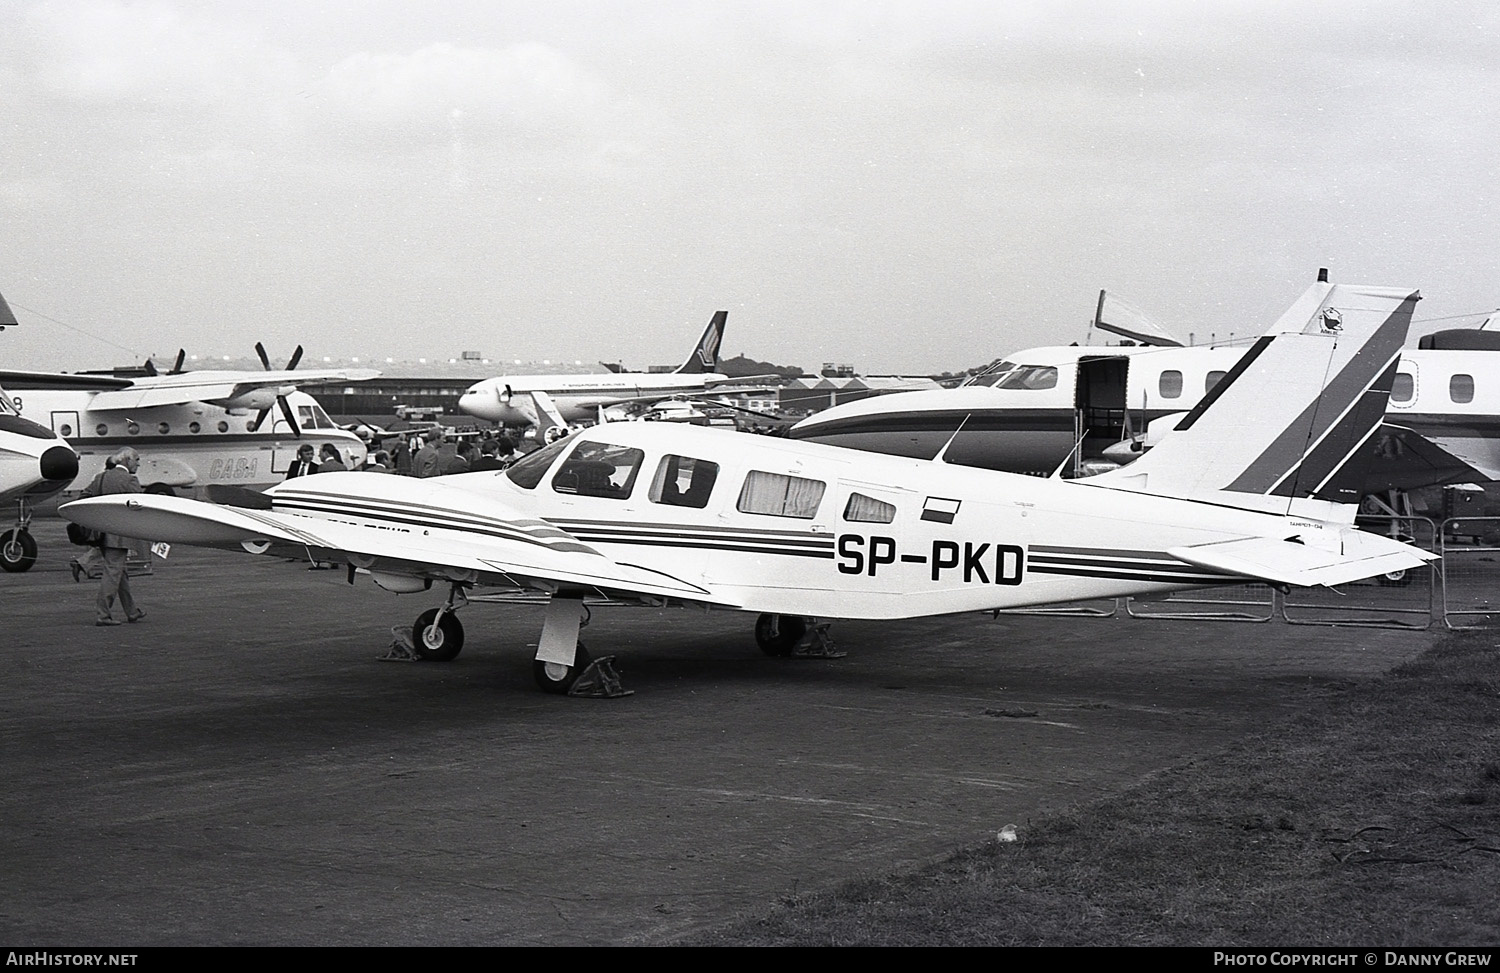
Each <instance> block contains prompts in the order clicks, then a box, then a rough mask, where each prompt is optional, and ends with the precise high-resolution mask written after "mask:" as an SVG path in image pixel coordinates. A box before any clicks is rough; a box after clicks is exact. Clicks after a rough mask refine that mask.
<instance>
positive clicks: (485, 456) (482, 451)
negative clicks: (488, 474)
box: [469, 439, 505, 473]
mask: <svg viewBox="0 0 1500 973" xmlns="http://www.w3.org/2000/svg"><path fill="white" fill-rule="evenodd" d="M503 469H505V464H504V463H503V462H501V461H500V444H499V443H497V442H495V440H493V439H486V440H485V441H484V442H483V443H481V444H480V445H479V458H478V459H477V460H475V461H474V462H473V463H472V464H470V465H469V471H470V472H471V473H481V472H483V471H485V470H503Z"/></svg>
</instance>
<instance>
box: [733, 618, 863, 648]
mask: <svg viewBox="0 0 1500 973" xmlns="http://www.w3.org/2000/svg"><path fill="white" fill-rule="evenodd" d="M832 624H833V623H832V622H820V621H818V620H817V619H815V618H804V617H803V616H801V615H761V616H760V617H759V618H757V619H756V620H755V644H756V645H759V646H760V650H761V651H762V652H764V653H765V654H766V655H769V656H771V657H772V658H775V659H784V658H786V657H788V656H792V657H795V658H798V659H842V658H843V657H844V656H846V655H848V653H847V652H841V651H839V649H838V648H837V647H835V646H834V644H833V637H832V636H830V635H829V634H828V628H829V626H830V625H832Z"/></svg>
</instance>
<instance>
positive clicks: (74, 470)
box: [41, 446, 78, 480]
mask: <svg viewBox="0 0 1500 973" xmlns="http://www.w3.org/2000/svg"><path fill="white" fill-rule="evenodd" d="M41 466H42V479H44V480H71V479H73V477H75V476H77V475H78V456H77V454H76V453H74V452H73V451H72V450H71V449H69V448H68V447H66V446H53V447H52V448H51V449H49V450H47V451H46V452H45V453H43V454H42V463H41Z"/></svg>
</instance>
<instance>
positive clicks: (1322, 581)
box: [1167, 529, 1437, 587]
mask: <svg viewBox="0 0 1500 973" xmlns="http://www.w3.org/2000/svg"><path fill="white" fill-rule="evenodd" d="M1340 539H1341V540H1342V542H1343V543H1342V544H1341V545H1340V550H1337V551H1331V550H1326V549H1324V548H1321V547H1315V546H1313V545H1310V544H1304V543H1302V541H1301V540H1300V539H1299V538H1297V537H1288V538H1286V539H1284V540H1283V539H1277V538H1274V537H1243V538H1239V539H1237V540H1232V541H1218V542H1216V543H1210V544H1194V545H1189V546H1186V547H1174V548H1170V549H1169V550H1168V551H1167V553H1168V554H1170V555H1172V556H1173V557H1175V558H1178V559H1180V560H1183V561H1186V562H1187V563H1189V564H1192V565H1195V566H1197V567H1201V568H1208V569H1210V570H1213V571H1223V572H1226V573H1228V574H1234V575H1239V576H1241V577H1247V578H1259V579H1260V580H1262V581H1269V582H1271V583H1273V584H1285V585H1295V586H1297V587H1313V586H1316V585H1340V584H1347V583H1349V582H1351V581H1361V580H1363V579H1365V578H1373V577H1375V576H1376V575H1380V574H1385V573H1387V572H1390V571H1403V570H1407V569H1410V568H1416V567H1421V566H1422V565H1423V564H1425V563H1427V562H1428V561H1434V560H1436V559H1437V555H1436V554H1433V553H1431V552H1429V551H1424V550H1422V549H1421V548H1417V547H1412V546H1411V545H1410V544H1403V543H1401V542H1400V541H1396V540H1392V539H1391V538H1389V537H1382V536H1380V535H1378V534H1370V533H1366V532H1365V531H1360V530H1352V529H1346V530H1344V531H1342V532H1341V535H1340Z"/></svg>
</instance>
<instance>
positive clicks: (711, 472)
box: [649, 456, 719, 510]
mask: <svg viewBox="0 0 1500 973" xmlns="http://www.w3.org/2000/svg"><path fill="white" fill-rule="evenodd" d="M718 476H719V464H718V463H710V462H709V461H708V460H703V459H693V458H692V457H691V456H663V457H662V458H661V464H660V465H659V466H657V468H656V476H655V477H654V478H653V479H652V480H651V492H650V494H649V496H650V498H651V502H652V503H665V504H667V505H669V506H673V507H697V508H698V509H700V510H701V509H702V508H704V507H706V506H708V495H709V494H710V493H712V492H713V488H714V480H716V479H717V478H718Z"/></svg>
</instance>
